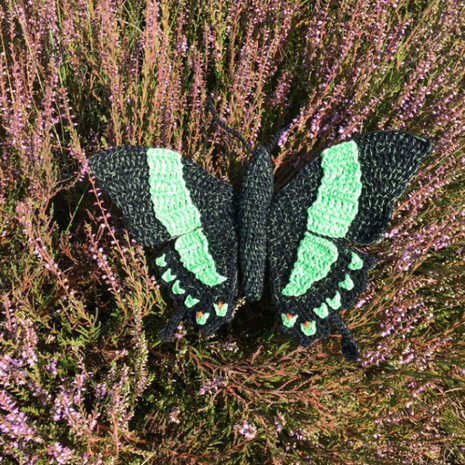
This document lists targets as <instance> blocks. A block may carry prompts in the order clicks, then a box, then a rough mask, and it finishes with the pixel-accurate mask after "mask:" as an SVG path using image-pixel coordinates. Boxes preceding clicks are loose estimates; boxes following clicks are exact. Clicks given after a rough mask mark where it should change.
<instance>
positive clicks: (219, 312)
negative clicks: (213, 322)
mask: <svg viewBox="0 0 465 465" xmlns="http://www.w3.org/2000/svg"><path fill="white" fill-rule="evenodd" d="M220 303H221V302H220ZM213 308H214V309H215V312H216V314H217V315H218V316H225V315H226V312H227V311H228V304H222V306H221V307H220V306H219V305H218V304H215V303H214V304H213Z"/></svg>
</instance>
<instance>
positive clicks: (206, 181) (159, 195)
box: [89, 131, 431, 359]
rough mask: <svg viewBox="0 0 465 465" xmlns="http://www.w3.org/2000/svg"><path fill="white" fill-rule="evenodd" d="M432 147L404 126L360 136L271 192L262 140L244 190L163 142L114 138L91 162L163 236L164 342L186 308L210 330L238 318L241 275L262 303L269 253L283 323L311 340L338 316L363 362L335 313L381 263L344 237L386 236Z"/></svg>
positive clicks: (143, 228)
mask: <svg viewBox="0 0 465 465" xmlns="http://www.w3.org/2000/svg"><path fill="white" fill-rule="evenodd" d="M247 147H248V146H247ZM430 150H431V142H430V141H429V140H428V139H427V138H425V137H422V136H416V135H413V134H409V133H406V132H403V131H376V132H372V133H368V134H363V135H359V136H355V137H353V138H352V139H351V140H350V141H347V142H342V143H340V144H336V145H334V146H332V147H330V148H328V149H326V150H324V151H323V153H322V154H321V157H319V158H318V159H316V160H314V161H312V162H311V163H309V164H308V165H307V166H305V167H304V168H303V169H302V170H301V171H300V172H299V173H298V174H297V176H296V177H295V178H294V179H293V180H292V181H291V182H290V183H289V184H288V185H287V186H285V187H284V188H283V189H281V190H280V191H278V192H277V193H275V194H274V195H273V166H272V162H271V158H270V156H269V153H268V151H267V150H266V149H265V148H264V147H261V146H257V147H256V148H255V150H253V152H252V156H251V157H250V160H249V162H248V165H247V167H246V171H245V174H244V176H243V179H242V183H241V188H240V192H239V194H236V193H235V192H234V190H233V188H232V186H231V185H230V184H229V183H227V182H225V181H220V180H218V179H216V178H215V177H213V176H212V175H210V174H209V173H207V172H206V171H205V170H204V169H202V168H201V167H199V166H198V165H196V164H194V163H193V162H191V161H190V160H187V159H185V158H183V157H182V156H181V155H180V154H178V153H176V152H173V151H171V150H167V149H160V148H148V147H140V146H123V147H117V148H114V149H109V150H106V151H104V152H101V153H99V154H97V155H96V156H94V157H93V158H92V159H91V160H90V162H89V165H90V169H91V173H92V174H93V175H94V176H95V177H96V178H97V179H98V181H99V183H100V185H101V187H102V189H103V190H104V191H105V192H106V193H107V194H108V195H109V196H110V198H111V199H112V200H113V201H114V202H115V203H116V204H117V206H118V207H119V208H120V209H121V210H122V212H123V215H124V217H125V219H126V221H127V224H128V228H129V229H130V231H131V232H132V233H133V234H134V236H135V237H136V239H137V240H138V241H139V242H140V243H141V244H142V245H144V246H152V245H159V244H165V247H164V248H163V249H162V250H161V252H160V253H159V254H158V256H157V258H156V259H155V260H154V261H153V265H154V266H155V267H156V268H157V269H158V272H159V275H160V277H161V280H162V281H163V283H164V284H165V285H166V286H167V288H168V289H169V292H170V296H171V298H172V299H173V300H174V301H176V302H177V304H178V308H177V310H176V312H175V314H174V316H173V317H172V318H171V320H170V321H169V322H168V324H167V325H166V326H165V328H164V329H163V330H162V332H161V336H162V339H163V340H170V339H172V338H173V337H174V335H175V332H176V327H177V326H178V325H179V323H180V321H181V320H182V319H183V318H184V317H186V318H187V321H188V322H189V324H191V325H192V326H193V327H195V328H198V329H200V330H201V331H202V333H203V334H205V335H210V334H212V333H214V332H215V331H216V330H217V329H218V328H219V327H220V326H221V325H222V324H224V323H226V322H229V321H231V319H232V317H233V311H234V308H235V305H236V301H237V296H238V291H239V283H241V284H242V288H243V291H244V294H245V296H246V297H247V298H248V299H250V300H259V299H260V298H261V296H262V290H263V280H264V273H265V265H266V260H268V263H269V267H270V281H271V293H272V298H273V302H274V306H275V308H276V311H277V312H278V314H279V318H280V323H281V328H282V330H283V331H284V332H285V333H287V334H291V335H292V336H293V337H294V338H295V339H296V340H297V342H298V343H299V344H301V345H303V346H308V345H310V344H311V343H313V342H314V341H315V340H317V339H320V338H323V337H326V336H327V335H328V334H329V332H330V322H332V323H333V324H334V325H335V327H336V329H337V330H338V331H339V332H340V333H341V335H342V352H343V354H344V357H345V358H346V359H356V358H357V357H358V355H359V352H358V347H357V344H356V342H355V340H354V338H353V336H352V334H351V332H350V330H349V329H348V328H347V326H346V325H345V323H344V322H343V321H342V319H341V317H340V315H339V312H340V311H341V310H342V309H345V308H350V307H351V306H352V305H353V303H354V301H355V299H356V298H357V296H358V295H359V294H360V293H361V292H363V290H364V289H365V288H366V285H367V273H368V270H370V269H371V268H373V267H374V266H375V264H376V260H375V259H374V258H373V257H371V256H370V255H367V254H365V253H362V252H360V251H358V250H355V249H354V248H353V247H351V246H350V245H349V244H348V242H351V243H355V244H363V245H365V244H373V243H376V242H378V241H380V240H381V239H382V238H383V236H384V232H385V230H386V228H387V226H388V224H389V221H390V219H391V216H392V212H393V205H394V201H395V199H396V198H398V197H399V196H400V195H401V194H402V192H403V191H404V190H405V187H406V184H407V182H408V181H409V180H410V179H411V178H412V176H413V175H414V174H415V173H416V172H417V170H418V167H419V164H420V162H421V160H422V159H423V158H424V157H425V156H426V155H427V154H428V153H429V151H430ZM239 265H240V274H239Z"/></svg>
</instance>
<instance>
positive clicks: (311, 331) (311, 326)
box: [300, 321, 316, 336]
mask: <svg viewBox="0 0 465 465" xmlns="http://www.w3.org/2000/svg"><path fill="white" fill-rule="evenodd" d="M309 323H310V324H309V325H308V328H306V327H305V324H304V323H300V329H301V330H302V332H303V333H304V334H305V335H306V336H311V335H312V334H315V333H316V321H310V322H309Z"/></svg>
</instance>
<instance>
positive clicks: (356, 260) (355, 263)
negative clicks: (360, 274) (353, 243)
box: [349, 252, 363, 270]
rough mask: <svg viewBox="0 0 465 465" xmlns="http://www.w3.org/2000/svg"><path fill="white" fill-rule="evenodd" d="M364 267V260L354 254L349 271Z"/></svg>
mask: <svg viewBox="0 0 465 465" xmlns="http://www.w3.org/2000/svg"><path fill="white" fill-rule="evenodd" d="M362 266H363V260H362V259H361V258H360V257H359V256H358V254H356V253H355V252H352V261H351V262H350V263H349V269H351V270H359V269H360V268H362Z"/></svg>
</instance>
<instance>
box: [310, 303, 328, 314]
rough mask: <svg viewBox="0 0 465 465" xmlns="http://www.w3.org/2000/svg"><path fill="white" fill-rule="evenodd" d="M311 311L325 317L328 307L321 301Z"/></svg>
mask: <svg viewBox="0 0 465 465" xmlns="http://www.w3.org/2000/svg"><path fill="white" fill-rule="evenodd" d="M313 312H314V313H316V314H317V315H318V316H319V317H320V318H326V317H327V316H328V307H327V306H326V304H325V303H324V302H323V303H322V304H321V305H320V306H319V307H318V308H314V309H313Z"/></svg>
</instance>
